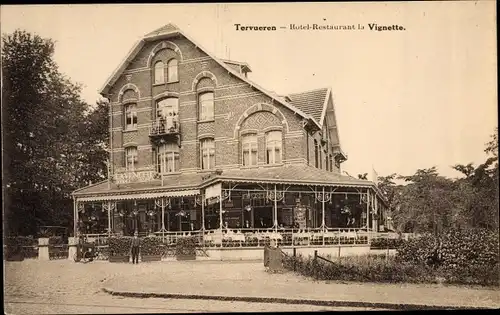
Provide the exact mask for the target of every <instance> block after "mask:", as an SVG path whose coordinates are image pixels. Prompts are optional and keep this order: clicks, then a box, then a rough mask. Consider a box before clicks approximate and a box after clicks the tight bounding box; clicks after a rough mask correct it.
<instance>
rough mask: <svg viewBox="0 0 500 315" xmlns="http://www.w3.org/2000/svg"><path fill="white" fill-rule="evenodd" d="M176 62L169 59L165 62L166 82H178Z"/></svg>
mask: <svg viewBox="0 0 500 315" xmlns="http://www.w3.org/2000/svg"><path fill="white" fill-rule="evenodd" d="M177 67H178V62H177V59H170V60H169V61H168V62H167V82H177V81H179V72H178V71H177V69H178V68H177Z"/></svg>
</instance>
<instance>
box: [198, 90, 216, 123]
mask: <svg viewBox="0 0 500 315" xmlns="http://www.w3.org/2000/svg"><path fill="white" fill-rule="evenodd" d="M213 118H214V93H212V92H209V93H203V94H200V120H210V119H213Z"/></svg>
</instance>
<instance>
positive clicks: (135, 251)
mask: <svg viewBox="0 0 500 315" xmlns="http://www.w3.org/2000/svg"><path fill="white" fill-rule="evenodd" d="M140 248H141V239H140V238H139V233H137V231H135V233H134V238H132V242H131V244H130V251H131V252H132V263H133V264H138V263H139V251H140Z"/></svg>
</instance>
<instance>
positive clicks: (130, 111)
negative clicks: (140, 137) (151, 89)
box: [123, 103, 137, 130]
mask: <svg viewBox="0 0 500 315" xmlns="http://www.w3.org/2000/svg"><path fill="white" fill-rule="evenodd" d="M123 111H124V116H125V124H124V126H123V129H124V130H137V104H136V103H128V104H124V109H123ZM129 116H130V117H129ZM129 118H130V121H131V123H130V124H129V123H128V121H129Z"/></svg>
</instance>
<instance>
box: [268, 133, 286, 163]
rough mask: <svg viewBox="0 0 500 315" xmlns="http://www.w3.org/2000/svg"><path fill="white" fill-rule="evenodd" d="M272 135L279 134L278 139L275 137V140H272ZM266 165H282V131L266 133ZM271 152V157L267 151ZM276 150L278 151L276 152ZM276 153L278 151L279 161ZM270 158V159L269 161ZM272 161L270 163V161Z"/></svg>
mask: <svg viewBox="0 0 500 315" xmlns="http://www.w3.org/2000/svg"><path fill="white" fill-rule="evenodd" d="M273 134H276V135H277V134H279V137H278V136H276V139H272V136H271V135H273ZM265 139H266V163H267V164H282V163H283V131H281V130H270V131H268V132H266V137H265ZM270 149H271V151H272V152H273V154H272V155H270V154H269V151H270ZM277 149H278V150H277ZM276 151H279V161H277V157H278V155H277V154H276ZM271 156H272V159H271ZM271 160H272V161H271Z"/></svg>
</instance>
